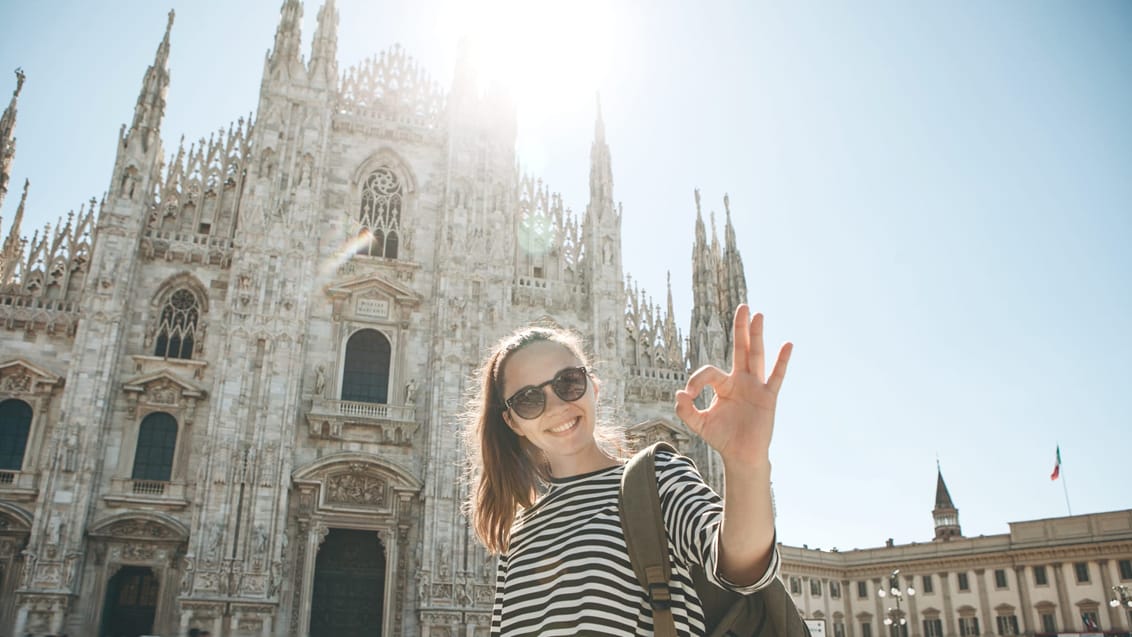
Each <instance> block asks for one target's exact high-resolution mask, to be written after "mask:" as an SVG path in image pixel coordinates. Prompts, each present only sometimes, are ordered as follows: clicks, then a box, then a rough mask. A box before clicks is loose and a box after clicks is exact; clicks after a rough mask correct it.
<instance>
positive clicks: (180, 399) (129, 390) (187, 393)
mask: <svg viewBox="0 0 1132 637" xmlns="http://www.w3.org/2000/svg"><path fill="white" fill-rule="evenodd" d="M122 391H124V392H126V394H127V395H128V396H129V398H130V402H131V403H132V405H131V406H132V407H133V409H134V413H135V417H136V416H137V415H139V413H138V412H139V411H140V409H141V408H142V407H147V408H151V409H160V410H184V411H185V421H186V423H188V422H191V421H192V412H193V410H194V409H195V408H196V404H197V401H199V400H200V399H201V398H204V397H205V395H206V392H205V390H204V389H202V388H201V387H198V386H197V385H196V384H194V383H191V382H189V381H187V380H185V379H183V378H181V377H180V376H178V375H177V374H176V373H174V372H173V371H171V370H169V369H161V370H158V371H156V372H152V373H149V374H144V375H142V376H135V377H134V378H131V379H129V380H127V381H126V382H125V383H123V384H122Z"/></svg>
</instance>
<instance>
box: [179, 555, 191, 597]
mask: <svg viewBox="0 0 1132 637" xmlns="http://www.w3.org/2000/svg"><path fill="white" fill-rule="evenodd" d="M192 590H193V558H192V557H190V556H185V567H184V569H183V570H182V571H181V594H182V595H188V594H189V593H190V592H192Z"/></svg>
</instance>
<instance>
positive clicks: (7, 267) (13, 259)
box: [0, 179, 31, 284]
mask: <svg viewBox="0 0 1132 637" xmlns="http://www.w3.org/2000/svg"><path fill="white" fill-rule="evenodd" d="M29 186H31V181H30V180H27V179H25V180H24V192H23V194H22V195H20V205H19V207H17V208H16V218H15V219H13V220H12V227H11V228H8V237H7V238H6V239H4V244H3V245H2V246H0V284H4V283H8V282H10V281H11V278H12V272H13V270H14V269H15V267H16V265H17V263H18V261H19V260H20V226H21V225H22V224H23V221H24V206H25V204H27V200H28V187H29Z"/></svg>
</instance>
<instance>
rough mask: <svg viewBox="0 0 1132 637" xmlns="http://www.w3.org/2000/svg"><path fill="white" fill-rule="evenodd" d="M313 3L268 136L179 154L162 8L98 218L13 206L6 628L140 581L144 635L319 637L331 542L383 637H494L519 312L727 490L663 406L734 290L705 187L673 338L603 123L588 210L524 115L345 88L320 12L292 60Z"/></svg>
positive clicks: (402, 78)
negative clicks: (355, 575) (573, 341)
mask: <svg viewBox="0 0 1132 637" xmlns="http://www.w3.org/2000/svg"><path fill="white" fill-rule="evenodd" d="M301 11H302V7H301V4H300V3H299V2H297V1H295V0H286V2H284V3H283V7H282V10H281V18H280V22H279V26H278V29H277V33H276V36H275V40H274V43H273V46H272V50H271V53H270V55H269V57H268V60H267V62H266V65H265V71H264V73H265V76H264V78H263V80H264V81H263V84H262V90H261V93H260V97H259V104H258V106H257V107H256V110H255V116H254V120H253V121H245V120H242V119H241V120H239V121H236V122H233V123H232V124H231V125H230V126H227V127H225V129H224V132H223V133H222V134H220V135H218V136H214V137H213V138H211V139H209V140H207V141H202V142H201V143H199V144H195V145H192V146H190V147H188V148H185V147H184V146H182V147H179V148H177V149H174V150H173V151H172V152H168V153H167V152H166V150H165V148H164V147H163V144H162V135H161V120H162V115H163V112H164V107H165V95H166V89H167V86H168V82H169V74H168V70H167V65H166V59H167V56H168V52H169V46H170V42H169V34H170V28H171V27H172V22H173V16H172V14H171V15H170V23H169V25H168V27H167V28H166V32H165V37H164V39H163V40H162V41H161V43H160V45H159V46H158V50H157V54H156V58H155V61H154V64H153V65H152V66H151V67H150V68H149V69H148V70H146V72H145V75H144V77H143V81H142V88H141V92H140V95H139V98H138V103H137V107H136V109H135V112H134V114H133V116H132V118H131V120H130V123H129V124H128V125H126V126H125V127H124V128H123V132H122V135H121V140H120V144H119V146H118V156H117V159H116V161H115V164H114V166H113V167H112V177H111V182H110V184H109V189H108V194H107V195H106V197H105V199H104V200H103V201H93V200H92V201H91V202H89V204H87V205H86V206H84V208H83V209H82V210H80V212H79V214H78V215H77V216H75V217H74V218H71V219H69V221H68V222H67V223H65V224H60V225H59V226H58V229H57V230H55V231H53V234H51V235H47V234H46V233H45V234H44V235H43V236H42V237H40V236H39V235H36V236H34V237H32V238H31V239H27V238H26V233H24V232H22V230H21V228H20V223H21V219H22V212H23V203H24V202H23V201H21V203H20V208H19V210H20V212H19V213H18V214H17V216H16V218H15V220H14V222H13V225H12V226H10V227H9V229H8V230H7V235H8V239H7V240H6V241H5V242H4V244H3V247H2V250H0V410H3V409H6V410H7V411H4V412H3V413H4V414H6V417H8V418H9V419H10V421H11V422H12V423H16V422H17V421H18V422H19V423H23V424H24V425H26V427H25V429H26V439H24V442H23V443H22V444H23V448H22V454H16V455H18V456H19V457H15V456H11V457H8V458H7V460H6V462H8V465H7V466H5V467H4V468H3V469H0V636H3V635H21V636H22V635H24V634H26V633H31V634H34V635H43V634H52V633H63V632H66V633H68V634H70V635H72V636H73V635H95V634H99V632H100V631H105V630H108V629H107V628H106V626H107V624H106V622H107V621H109V619H108V617H107V616H106V614H107V609H108V608H110V606H108V604H107V600H108V599H109V598H115V597H119V596H121V597H123V598H124V596H125V595H126V592H123V591H127V592H130V594H133V591H134V589H133V588H130V587H131V586H134V584H136V583H137V582H144V584H141V585H139V586H141V589H143V593H139V594H140V595H143V596H146V599H145V600H144V604H143V605H144V606H145V607H146V608H149V609H151V610H152V613H153V618H152V632H153V633H154V634H160V635H182V634H185V633H186V632H187V631H188V629H189V628H193V627H197V628H203V629H208V630H211V631H212V634H213V635H257V636H264V637H266V636H268V635H278V636H282V635H288V636H298V635H306V634H307V633H308V627H309V626H310V624H311V616H310V615H311V607H312V599H314V597H315V596H316V595H317V594H318V591H317V590H316V589H317V587H316V586H315V578H314V571H315V568H316V564H317V561H318V555H319V551H320V548H321V547H322V546H323V543H324V540H325V538H326V537H327V536H328V534H330V532H331V530H332V529H348V530H354V531H358V530H361V531H366V532H372V533H373V534H374V535H373V537H374V541H375V542H379V543H380V544H379V545H380V547H381V552H382V555H383V557H384V571H383V577H384V580H383V582H382V590H383V595H382V599H381V600H380V601H379V602H378V606H379V607H380V609H381V618H382V619H381V623H382V628H383V632H382V634H387V635H402V634H405V635H410V634H423V635H431V636H433V637H436V636H438V635H461V636H469V637H471V636H473V635H481V634H486V632H487V626H488V616H489V612H490V603H491V595H492V590H493V583H494V582H493V577H494V566H493V563H492V561H491V560H490V559H488V558H487V557H486V555H485V554H484V552H483V551H482V549H480V548H479V547H478V546H477V545H476V543H475V541H474V539H473V537H472V534H471V532H470V530H469V529H468V526H467V524H466V522H465V520H464V518H463V517H462V516H461V514H460V507H461V503H462V501H463V500H464V499H465V493H466V491H465V490H466V487H465V486H464V485H463V484H462V483H461V481H460V480H459V477H460V475H459V474H460V467H461V466H462V463H463V461H464V450H463V448H462V446H461V443H460V427H461V419H460V418H461V414H462V413H463V411H464V409H465V407H466V400H467V397H468V394H469V391H470V384H471V383H473V372H474V369H475V366H476V364H477V362H478V361H480V360H481V359H482V358H483V356H484V354H485V352H486V351H487V348H488V347H489V346H490V344H491V343H493V342H494V341H495V340H497V339H498V338H499V337H501V336H502V335H504V334H505V333H507V332H509V331H510V330H512V329H513V328H515V327H517V326H520V325H524V324H529V323H532V322H549V323H553V324H556V325H560V326H564V327H567V328H570V329H573V330H576V331H577V332H579V333H580V334H581V335H583V337H584V338H585V340H586V343H587V345H588V347H589V348H590V350H591V353H592V354H593V355H594V357H595V359H596V360H598V361H600V365H599V368H598V370H597V371H598V373H599V374H600V375H601V377H602V378H603V380H604V382H605V388H606V390H605V391H604V392H603V398H604V397H608V398H607V399H606V401H607V402H606V410H607V414H606V415H608V416H609V417H611V418H612V419H614V420H616V421H618V422H621V423H624V424H625V425H627V426H628V436H629V439H630V440H633V441H641V440H652V439H656V438H662V437H663V438H668V439H672V440H675V441H677V442H678V443H679V444H681V445H682V446H683V447H684V448H685V449H686V450H687V451H688V452H689V453H691V454H692V455H693V456H694V457H697V459H698V460H699V462H700V464H701V467H702V468H703V469H704V471H705V473H706V474H707V475H708V477H709V479H711V480H713V481H716V482H718V481H719V480H720V472H719V469H718V466H717V463H716V462H714V461H713V459H712V458H711V457H709V455H708V454H706V453H705V450H704V449H703V448H702V447H699V446H697V445H696V443H695V441H694V440H693V439H692V438H691V437H690V436H689V434H688V433H687V430H686V429H685V428H684V426H683V425H682V424H681V423H680V422H679V421H678V420H676V419H675V416H674V415H673V413H672V408H671V405H672V403H673V394H674V392H675V390H676V389H677V388H679V387H682V386H683V383H684V379H685V377H686V372H687V370H688V369H689V368H690V367H692V366H694V365H697V364H699V362H700V361H706V360H711V361H721V360H723V358H724V357H725V356H726V352H727V342H726V341H727V339H728V330H727V329H726V326H727V324H728V320H729V317H730V312H731V309H732V308H733V307H734V305H735V304H737V303H739V302H741V301H744V300H745V297H746V284H745V281H744V280H743V270H742V262H741V259H740V258H739V254H738V251H737V250H736V249H735V241H734V232H733V231H732V229H731V222H730V215H729V214H728V217H727V220H726V226H725V232H724V236H723V239H722V241H720V240H719V239H718V238H717V237H716V236H715V229H714V226H713V227H712V228H711V229H710V230H707V229H706V228H705V225H704V222H703V219H702V217H701V216H700V211H699V194H698V193H696V194H695V203H696V210H695V211H694V213H693V212H692V211H691V210H690V209H689V210H688V211H678V210H674V211H672V214H673V216H674V218H686V219H687V221H686V223H687V224H688V226H689V230H692V229H693V228H694V229H695V233H696V236H695V240H694V243H693V245H690V246H689V249H690V251H691V252H692V254H693V257H692V267H693V269H694V281H695V290H694V292H695V300H696V307H695V310H694V312H693V317H692V323H691V325H689V326H688V332H687V335H686V336H687V338H685V334H684V333H683V331H682V330H678V329H677V327H676V324H675V321H674V317H673V313H672V309H671V291H669V301H668V306H667V308H665V309H662V308H661V307H660V306H659V305H658V304H656V303H655V302H654V301H653V300H652V299H651V298H648V297H647V296H645V295H644V294H642V293H641V292H640V291H638V290H637V289H636V287H635V286H633V285H632V284H629V285H626V276H625V274H626V273H625V272H624V271H623V269H622V264H621V256H620V255H621V232H622V227H621V218H622V217H621V208H620V205H619V204H616V203H615V200H614V198H613V178H612V168H611V159H610V151H609V148H608V146H607V145H606V143H605V139H604V130H603V124H602V121H601V116H600V113H598V115H597V120H596V125H595V135H594V141H593V150H592V155H591V179H590V199H589V201H588V202H585V212H584V214H578V215H575V214H574V213H572V212H571V211H570V210H569V209H567V208H566V207H565V205H564V203H563V201H562V200H561V198H560V197H559V196H557V195H556V194H553V193H551V192H550V191H549V189H548V188H547V187H545V186H544V185H543V184H542V182H541V181H540V180H538V179H537V178H535V177H530V176H522V175H517V174H516V171H515V166H516V158H515V153H514V148H515V119H514V111H513V108H512V107H511V106H510V105H509V104H508V103H507V102H506V101H505V100H503V99H502V98H500V97H498V96H494V95H491V94H486V95H482V94H476V93H473V92H471V89H470V88H469V87H468V84H467V83H466V82H461V75H460V73H461V71H460V70H459V68H462V67H459V68H458V70H457V77H456V79H455V81H453V83H452V87H451V89H450V90H448V91H444V90H441V89H440V88H439V87H438V85H437V84H435V83H434V82H432V81H431V80H429V79H428V76H427V74H426V73H425V72H424V70H423V69H420V68H419V67H418V66H417V65H416V63H415V62H414V61H413V60H412V58H410V57H409V56H408V55H407V53H406V52H405V51H403V50H401V49H399V48H396V47H395V48H393V49H391V50H388V51H386V52H384V53H381V54H379V55H377V56H375V57H374V58H372V59H370V60H368V61H366V62H363V63H362V64H359V65H358V66H356V67H354V68H351V69H348V70H347V71H346V72H345V73H344V74H339V72H338V68H337V60H336V29H337V22H338V15H337V12H336V11H335V9H334V5H333V2H326V4H324V5H323V6H322V7H321V8H320V10H319V15H318V27H317V30H316V33H315V36H314V41H313V45H312V50H311V51H310V52H309V55H306V56H301V55H300V51H299V41H300V34H299V26H298V25H299V22H300V20H299V17H300V15H301ZM304 59H305V60H309V61H306V62H304V61H303V60H304ZM139 71H141V69H139ZM18 82H19V83H18V85H17V89H16V92H15V93H14V94H13V97H12V99H11V103H10V104H9V106H8V109H7V110H6V111H5V115H4V119H3V120H2V121H0V143H2V144H3V147H2V148H0V150H3V151H4V152H3V154H2V155H0V159H2V160H3V161H2V163H0V167H2V168H3V182H2V183H0V185H2V186H3V188H2V189H0V201H2V198H3V196H4V194H5V193H6V192H7V189H8V176H9V174H10V167H11V164H12V161H13V156H14V147H13V145H12V143H11V140H12V136H13V130H14V128H15V123H16V105H17V98H18V94H19V91H20V87H22V82H23V78H22V76H21V77H20V78H19V80H18ZM394 83H395V84H396V85H397V87H398V89H397V90H396V91H393V90H390V86H392V85H393V84H394ZM25 195H26V190H25ZM576 203H578V204H581V203H582V202H576ZM689 203H691V202H689ZM725 205H727V202H725ZM689 208H690V206H689ZM21 239H24V240H23V241H21ZM371 346H372V347H371ZM373 347H376V348H377V349H376V350H374V349H373ZM367 348H369V349H367ZM374 351H377V352H378V353H377V354H374V353H373V352H374ZM358 365H361V367H358ZM359 369H362V371H361V372H359V371H358V370H359ZM366 370H368V371H366ZM374 370H376V371H374ZM359 373H361V374H362V375H363V376H364V375H365V374H366V373H374V374H376V376H372V375H371V376H365V378H368V379H369V380H370V381H373V382H378V381H379V384H380V388H379V389H378V391H377V392H376V393H372V392H371V393H370V394H367V395H361V394H359V393H358V392H359V391H362V394H365V391H370V390H372V389H373V387H372V385H373V382H371V383H370V385H371V386H369V389H365V388H363V389H361V390H360V389H359V388H358V387H357V386H356V385H357V378H359V376H357V374H359ZM352 374H353V376H352ZM374 378H377V379H378V381H374ZM29 413H30V415H28V414H29ZM5 426H7V424H5ZM13 426H15V425H13ZM21 426H22V425H21ZM162 436H165V437H164V438H162ZM10 437H11V439H16V438H18V436H17V435H15V434H12V435H11V436H10ZM142 438H145V439H146V440H147V441H149V442H146V443H145V444H142V443H141V442H140V441H141V440H142ZM162 440H163V441H165V442H164V443H161V441H162ZM155 441H156V442H155ZM162 444H164V445H165V446H164V447H163V446H162ZM162 449H164V450H165V451H166V452H168V454H167V455H166V456H162V455H161V454H162V451H161V450H162ZM155 450H156V451H155ZM13 453H14V452H13ZM154 453H156V454H157V455H156V456H154V455H153V454H154ZM131 582H133V583H131ZM144 591H149V592H148V593H145V592H144ZM139 603H140V602H139ZM100 626H101V627H102V628H98V627H100Z"/></svg>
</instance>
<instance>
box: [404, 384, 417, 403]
mask: <svg viewBox="0 0 1132 637" xmlns="http://www.w3.org/2000/svg"><path fill="white" fill-rule="evenodd" d="M405 404H406V405H415V404H417V379H415V378H413V379H411V380H409V384H407V385H405Z"/></svg>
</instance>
